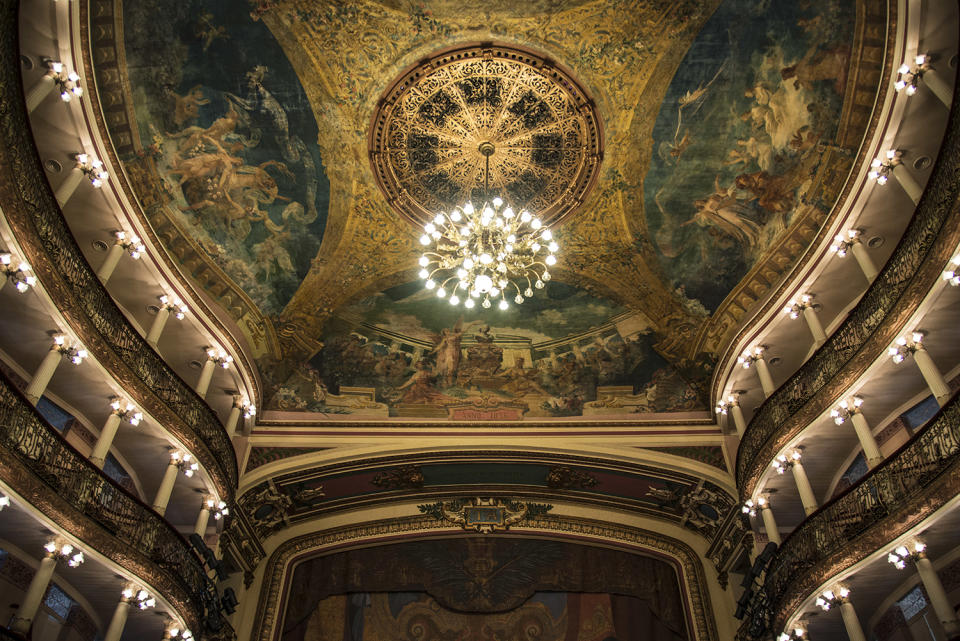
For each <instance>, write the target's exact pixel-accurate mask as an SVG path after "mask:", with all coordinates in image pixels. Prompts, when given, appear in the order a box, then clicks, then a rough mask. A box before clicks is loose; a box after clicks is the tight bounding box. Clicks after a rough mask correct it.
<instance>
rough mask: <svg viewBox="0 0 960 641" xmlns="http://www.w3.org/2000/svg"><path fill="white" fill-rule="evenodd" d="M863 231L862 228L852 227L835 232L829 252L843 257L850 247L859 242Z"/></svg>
mask: <svg viewBox="0 0 960 641" xmlns="http://www.w3.org/2000/svg"><path fill="white" fill-rule="evenodd" d="M863 231H864V230H862V229H857V228H852V229H848V230H847V231H845V232H841V233H839V234H837V235H836V236H834V237H833V244H832V245H830V253H832V254H836V255H837V256H840V257H841V258H843V257H844V256H846V255H847V252H848V251H850V248H851V247H853V246H854V245H857V244H859V243H860V237H861V236H863Z"/></svg>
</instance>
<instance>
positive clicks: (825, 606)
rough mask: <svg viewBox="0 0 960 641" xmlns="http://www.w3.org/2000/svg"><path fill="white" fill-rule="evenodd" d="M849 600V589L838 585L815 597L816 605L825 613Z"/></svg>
mask: <svg viewBox="0 0 960 641" xmlns="http://www.w3.org/2000/svg"><path fill="white" fill-rule="evenodd" d="M849 600H850V589H849V588H847V587H846V586H843V585H838V586H836V587H835V588H833V589H827V590H824V591H823V592H821V593H820V596H818V597H817V601H816V604H817V606H819V608H820V609H821V610H823V611H824V612H827V611H828V610H829V609H830V608H832V607H836V606H838V605H841V604H843V603H846V602H848V601H849Z"/></svg>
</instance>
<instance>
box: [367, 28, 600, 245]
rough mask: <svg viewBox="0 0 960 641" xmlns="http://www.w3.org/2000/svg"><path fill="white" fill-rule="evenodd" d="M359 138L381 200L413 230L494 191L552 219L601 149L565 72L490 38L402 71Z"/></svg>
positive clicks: (591, 115) (591, 114)
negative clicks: (366, 135) (365, 142)
mask: <svg viewBox="0 0 960 641" xmlns="http://www.w3.org/2000/svg"><path fill="white" fill-rule="evenodd" d="M369 143H370V160H371V164H372V166H373V172H374V175H375V176H376V179H377V183H378V185H379V186H380V188H381V190H382V191H383V192H384V194H385V196H386V198H387V201H388V202H389V203H390V205H391V206H392V207H393V208H394V209H395V210H397V211H398V212H399V213H401V214H402V215H403V216H404V217H406V218H407V219H408V220H410V221H411V222H413V223H415V224H417V225H418V226H421V225H426V224H428V223H431V222H433V220H434V218H435V217H436V215H437V212H441V211H451V209H452V208H453V207H455V206H457V205H462V204H464V203H469V202H472V203H474V204H477V205H479V204H480V203H482V202H484V201H487V202H490V201H492V199H493V198H494V197H498V198H501V199H503V200H504V201H507V202H509V203H510V204H511V205H512V206H513V207H514V208H516V209H517V210H518V211H521V210H524V209H526V210H528V211H530V212H532V213H534V214H536V216H537V217H538V218H539V219H540V220H541V221H542V223H543V225H544V226H552V225H555V224H556V223H558V222H559V221H560V220H561V219H563V218H564V217H565V216H566V215H568V214H569V213H570V212H572V211H573V210H574V209H576V207H577V206H578V205H580V204H581V203H582V202H583V201H584V199H585V197H586V195H587V193H588V192H589V191H590V190H591V189H592V188H593V186H594V184H595V183H596V181H597V177H598V174H599V169H600V161H601V158H602V152H603V150H602V135H601V126H600V118H599V116H598V114H597V111H596V108H595V106H594V104H593V101H592V100H591V99H590V98H589V96H588V95H587V94H586V92H585V91H584V90H583V89H582V88H581V86H580V85H579V83H578V82H577V81H576V80H575V79H574V78H573V77H572V75H571V74H570V73H568V72H566V71H564V70H562V69H560V68H559V67H558V66H557V65H556V64H555V63H553V62H552V61H550V60H549V59H548V58H546V57H545V56H541V55H538V54H535V53H532V52H530V51H526V50H523V49H519V48H516V47H513V46H505V45H499V44H491V43H484V44H471V45H461V46H458V47H455V48H452V49H447V50H444V51H441V52H439V53H437V54H435V55H433V56H431V57H429V58H427V59H426V60H423V61H422V62H420V63H419V64H417V65H416V66H415V67H413V68H412V69H410V70H409V71H407V72H406V73H404V74H402V75H401V76H400V78H399V79H398V80H397V81H396V82H394V83H393V84H392V85H391V86H390V88H389V89H388V90H387V91H386V92H385V93H384V95H383V97H382V99H381V100H380V102H379V105H378V108H377V111H376V113H375V114H374V118H373V123H372V126H371V132H370V139H369ZM486 167H489V171H488V174H487V175H488V176H489V189H488V190H486V191H485V192H483V193H481V189H482V184H483V182H484V181H483V177H484V175H485V173H487V170H486Z"/></svg>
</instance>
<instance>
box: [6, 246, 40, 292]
mask: <svg viewBox="0 0 960 641" xmlns="http://www.w3.org/2000/svg"><path fill="white" fill-rule="evenodd" d="M0 272H3V275H4V276H6V278H7V280H9V281H10V282H11V283H13V286H14V287H15V288H16V290H17V291H18V292H20V293H21V294H24V293H26V292H27V291H28V290H29V289H30V288H31V287H33V286H35V285H36V284H37V277H36V276H34V275H33V270H32V269H31V268H30V264H29V263H27V262H26V261H22V260H19V259H17V258H16V257H15V256H14V255H13V254H11V253H10V252H8V251H7V250H6V249H0Z"/></svg>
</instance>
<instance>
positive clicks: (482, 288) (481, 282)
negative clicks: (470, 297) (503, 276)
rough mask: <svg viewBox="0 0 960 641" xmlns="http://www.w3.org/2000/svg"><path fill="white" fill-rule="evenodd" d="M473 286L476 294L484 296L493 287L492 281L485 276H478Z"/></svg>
mask: <svg viewBox="0 0 960 641" xmlns="http://www.w3.org/2000/svg"><path fill="white" fill-rule="evenodd" d="M473 285H474V287H476V289H477V291H478V292H480V293H481V294H485V293H487V292H489V291H490V288H491V287H493V279H492V278H490V277H489V276H487V275H486V274H480V275H479V276H477V279H476V280H475V281H474V282H473Z"/></svg>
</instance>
